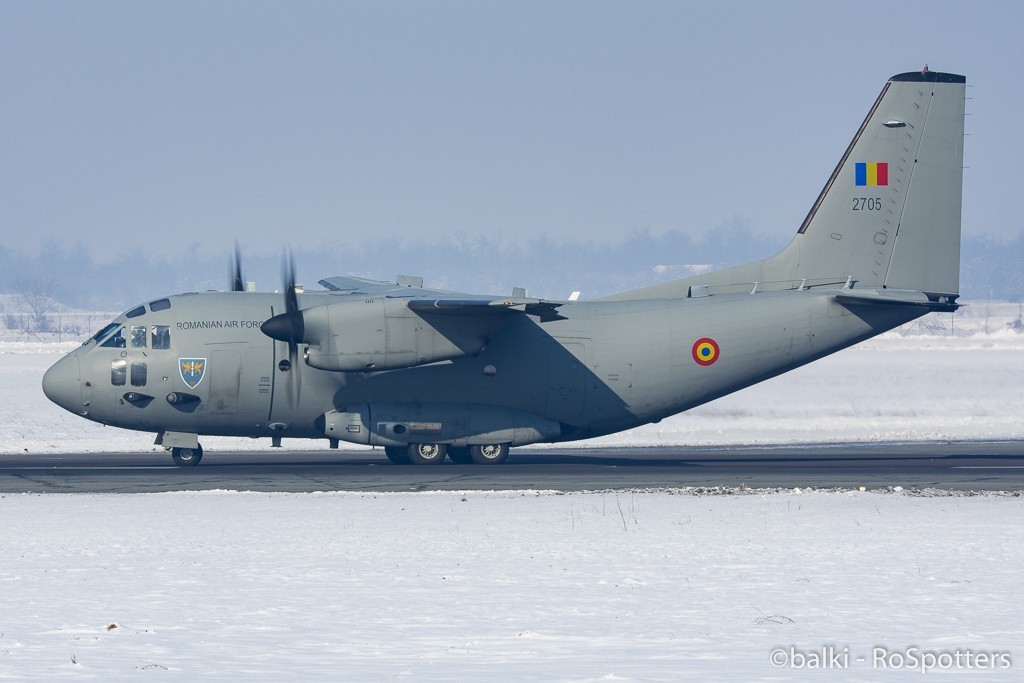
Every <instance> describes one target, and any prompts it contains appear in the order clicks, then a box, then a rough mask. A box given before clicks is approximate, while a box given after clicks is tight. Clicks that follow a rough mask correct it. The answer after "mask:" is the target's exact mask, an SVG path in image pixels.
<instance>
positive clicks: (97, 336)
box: [82, 323, 118, 346]
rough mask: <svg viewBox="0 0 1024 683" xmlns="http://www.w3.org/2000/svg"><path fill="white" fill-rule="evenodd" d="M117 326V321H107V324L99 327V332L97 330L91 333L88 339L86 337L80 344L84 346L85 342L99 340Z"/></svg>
mask: <svg viewBox="0 0 1024 683" xmlns="http://www.w3.org/2000/svg"><path fill="white" fill-rule="evenodd" d="M117 328H118V323H109V324H107V325H104V326H103V329H101V330H100V331H99V332H97V333H96V334H94V335H92V336H91V337H89V338H88V339H86V340H85V343H83V344H82V346H85V345H86V344H88V343H89V342H91V341H99V340H101V339H103V338H104V337H106V336H107V335H108V334H110V333H111V332H113V331H114V330H116V329H117Z"/></svg>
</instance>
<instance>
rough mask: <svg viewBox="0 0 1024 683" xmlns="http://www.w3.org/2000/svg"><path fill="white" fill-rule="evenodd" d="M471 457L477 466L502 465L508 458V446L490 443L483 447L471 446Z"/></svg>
mask: <svg viewBox="0 0 1024 683" xmlns="http://www.w3.org/2000/svg"><path fill="white" fill-rule="evenodd" d="M469 457H471V458H472V459H473V462H475V463H476V464H477V465H500V464H501V463H503V462H505V459H506V458H508V444H507V443H488V444H483V445H482V446H470V447H469Z"/></svg>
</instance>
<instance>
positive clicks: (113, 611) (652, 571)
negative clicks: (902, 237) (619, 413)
mask: <svg viewBox="0 0 1024 683" xmlns="http://www.w3.org/2000/svg"><path fill="white" fill-rule="evenodd" d="M1022 507H1024V499H1022V498H1020V497H998V496H979V497H936V498H920V497H911V496H908V495H906V494H899V493H897V494H885V493H856V492H853V493H841V492H802V493H798V492H783V493H771V494H759V493H754V494H751V495H738V496H696V495H678V494H675V495H674V494H673V493H671V492H646V493H639V492H603V493H601V492H598V493H586V494H568V495H558V494H553V493H541V494H534V493H526V494H524V493H479V492H476V493H474V492H467V493H454V494H453V493H436V494H422V493H417V494H407V493H401V494H358V493H330V494H264V493H230V492H208V493H172V494H141V495H75V494H70V495H29V494H25V495H13V496H12V495H5V496H3V497H2V498H0V514H2V517H3V519H4V520H5V523H4V524H3V526H2V527H0V548H3V554H4V558H5V559H4V562H3V564H2V565H0V591H2V595H3V600H2V604H0V632H2V635H0V679H7V680H9V679H19V680H42V679H48V680H49V679H56V678H62V679H65V678H66V679H81V680H97V679H104V680H111V679H113V680H121V679H126V678H139V677H141V674H140V672H142V671H149V672H155V671H159V672H161V676H160V679H161V680H186V679H188V680H194V679H196V678H202V679H208V680H226V679H249V680H252V679H262V680H268V679H278V678H282V677H285V676H289V677H292V678H294V679H297V680H311V679H314V678H325V677H326V678H331V679H337V680H369V679H370V678H371V677H372V678H386V679H408V680H453V679H456V678H458V679H470V680H484V679H486V680H565V681H587V680H664V681H669V680H694V681H716V680H717V681H750V680H791V679H792V678H793V677H794V675H795V674H796V673H797V672H794V671H793V670H788V669H777V668H774V667H773V666H772V665H771V663H770V661H769V654H770V652H771V651H772V650H773V649H774V648H779V647H781V648H789V647H796V648H799V649H804V650H811V649H820V648H821V647H823V646H826V645H834V646H836V647H838V648H849V652H850V653H851V655H854V656H855V655H858V654H863V655H866V656H868V657H869V659H868V661H867V662H866V663H858V662H856V661H851V662H850V664H849V668H848V669H846V670H844V671H838V672H837V671H833V672H830V673H831V676H830V680H865V681H869V680H889V679H902V678H905V677H906V676H908V675H910V674H909V673H908V672H903V671H896V672H893V671H880V670H878V669H875V668H873V667H872V665H871V660H870V655H871V651H872V648H874V647H879V646H881V647H886V648H889V649H892V650H898V651H902V650H905V649H906V648H908V647H911V646H916V647H920V648H922V649H931V650H936V651H945V650H955V649H961V650H963V649H967V648H971V649H973V650H974V651H978V650H985V651H991V652H1009V653H1010V656H1011V657H1013V660H1012V661H1013V664H1014V667H1013V670H1010V671H1005V670H1003V671H988V672H984V673H983V674H982V675H981V676H980V677H978V674H977V673H974V674H972V676H971V678H970V680H1013V679H1014V678H1016V676H1017V675H1019V667H1020V666H1022V665H1024V659H1021V658H1024V599H1021V598H1022V597H1024V596H1022V590H1021V587H1020V571H1019V570H1020V566H1021V565H1022V560H1024V544H1022V542H1021V541H1022V531H1021V527H1020V519H1021V513H1022V512H1024V509H1022ZM112 624H116V628H113V629H110V630H108V627H109V626H110V625H112ZM851 659H852V658H851ZM73 660H74V661H73ZM914 675H915V676H916V675H918V674H914ZM797 677H799V676H797Z"/></svg>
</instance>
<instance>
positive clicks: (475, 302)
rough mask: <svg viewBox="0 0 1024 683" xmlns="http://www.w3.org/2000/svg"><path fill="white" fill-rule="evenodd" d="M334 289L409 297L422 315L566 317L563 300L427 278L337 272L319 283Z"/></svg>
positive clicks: (408, 304)
mask: <svg viewBox="0 0 1024 683" xmlns="http://www.w3.org/2000/svg"><path fill="white" fill-rule="evenodd" d="M318 284H320V286H322V287H324V288H325V289H328V290H330V291H332V292H339V293H343V294H357V295H370V296H383V297H388V298H398V299H408V301H407V303H406V305H407V306H408V307H409V310H411V311H415V312H416V313H419V314H425V315H430V314H444V315H465V316H473V315H481V314H484V313H490V312H494V311H512V312H520V313H525V314H526V315H535V316H538V317H539V318H540V319H541V320H542V321H544V322H547V321H549V320H562V319H564V318H563V316H561V315H559V314H558V310H557V309H558V307H559V306H561V305H562V303H563V302H557V301H545V300H542V299H532V298H529V297H517V296H513V297H509V298H504V299H502V298H497V297H494V296H493V295H477V294H463V293H460V292H447V291H444V290H440V289H424V288H423V279H422V278H418V277H399V278H398V281H397V282H385V281H383V280H371V279H369V278H362V277H352V276H346V275H337V276H334V277H329V278H325V279H323V280H320V282H319V283H318Z"/></svg>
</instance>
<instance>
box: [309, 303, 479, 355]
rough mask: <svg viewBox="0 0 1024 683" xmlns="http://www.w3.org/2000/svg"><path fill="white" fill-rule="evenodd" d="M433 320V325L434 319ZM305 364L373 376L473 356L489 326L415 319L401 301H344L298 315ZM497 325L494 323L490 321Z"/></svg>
mask: <svg viewBox="0 0 1024 683" xmlns="http://www.w3.org/2000/svg"><path fill="white" fill-rule="evenodd" d="M435 318H436V319H435ZM302 319H303V326H304V330H305V331H304V335H303V342H304V343H306V344H308V345H309V346H308V349H307V352H306V363H307V364H309V365H310V366H312V367H314V368H318V369H320V370H331V371H335V372H376V371H379V370H395V369H398V368H407V367H413V366H416V365H424V364H426V363H436V362H437V361H443V360H451V359H453V358H460V357H462V356H475V355H477V354H479V353H480V352H481V351H483V350H484V348H485V347H486V346H487V341H488V336H487V333H488V332H490V331H491V329H490V328H492V327H493V326H492V324H491V321H487V324H485V325H483V326H481V324H480V319H479V318H475V319H467V318H465V317H463V316H432V318H431V320H430V321H429V322H428V321H427V320H425V319H424V318H422V317H420V316H418V315H416V314H415V313H413V312H412V311H410V310H409V308H408V307H407V306H406V304H405V300H404V299H388V298H374V299H364V300H360V301H343V302H339V303H335V304H328V305H326V306H316V307H314V308H307V309H305V310H303V311H302ZM493 322H494V324H495V325H496V324H497V321H496V320H495V321H493Z"/></svg>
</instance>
